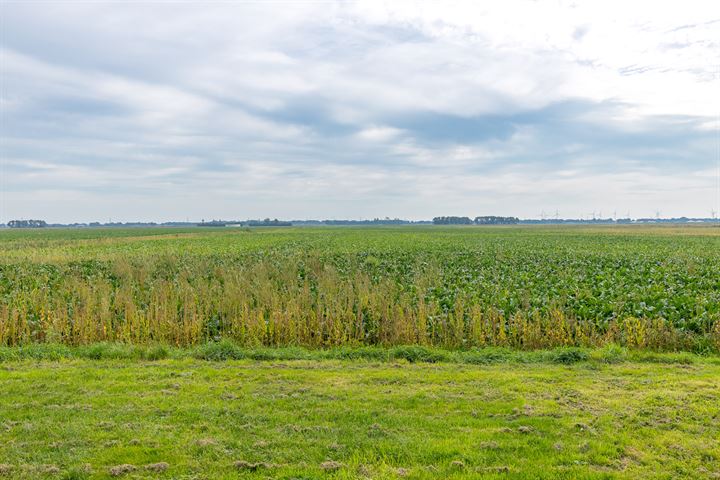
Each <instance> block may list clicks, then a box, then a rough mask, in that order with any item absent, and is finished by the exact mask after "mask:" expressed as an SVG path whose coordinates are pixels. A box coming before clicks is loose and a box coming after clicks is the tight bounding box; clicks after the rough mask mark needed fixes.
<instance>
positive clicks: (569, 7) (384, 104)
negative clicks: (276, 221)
mask: <svg viewBox="0 0 720 480" xmlns="http://www.w3.org/2000/svg"><path fill="white" fill-rule="evenodd" d="M0 80H1V82H0V107H1V118H0V122H1V123H0V157H1V158H0V160H1V161H0V188H1V192H0V222H6V221H8V220H10V219H19V218H39V219H45V220H47V221H49V222H75V221H79V222H82V221H103V222H104V221H109V220H112V221H185V220H186V219H189V220H191V221H197V220H200V219H203V218H204V219H214V218H218V219H219V218H222V219H247V218H265V217H270V218H281V219H332V218H335V219H346V218H352V219H362V218H364V219H367V218H375V217H386V216H388V217H393V218H394V217H399V218H407V219H415V220H418V219H430V218H432V217H434V216H440V215H467V216H471V217H474V216H477V215H512V216H518V217H521V218H539V217H541V216H543V215H546V216H549V217H554V216H555V215H558V216H560V217H565V218H589V217H590V216H592V215H593V214H594V215H596V216H600V215H602V216H604V217H609V216H613V215H616V216H617V217H624V216H627V215H629V216H631V217H633V218H637V217H654V216H656V215H660V216H662V217H671V216H682V215H686V216H699V217H710V216H711V215H712V211H713V210H716V211H717V210H720V183H719V182H720V180H719V179H720V2H717V1H713V0H708V1H693V0H684V1H682V2H657V1H651V2H643V1H632V2H629V1H626V0H625V1H621V2H615V1H603V2H598V1H587V2H581V1H576V2H562V1H561V2H558V1H502V2H477V1H469V2H452V1H445V2H402V1H398V0H394V1H392V2H387V3H384V2H326V1H313V2H299V1H296V2H287V1H285V2H277V1H266V2H257V3H255V2H227V1H223V2H219V1H215V2H212V1H210V2H200V1H197V2H187V1H186V2H175V3H173V2H160V1H156V2H139V1H133V2H111V3H105V2H99V1H98V2H95V1H76V2H66V1H47V2H38V1H22V2H20V1H7V0H3V1H2V3H1V4H0Z"/></svg>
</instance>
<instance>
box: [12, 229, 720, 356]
mask: <svg viewBox="0 0 720 480" xmlns="http://www.w3.org/2000/svg"><path fill="white" fill-rule="evenodd" d="M221 337H230V338H233V339H235V340H236V341H238V342H240V343H242V344H248V345H256V344H262V345H304V346H313V347H324V346H333V345H347V344H352V345H362V344H387V345H398V344H428V345H441V346H447V347H474V346H484V345H505V346H512V347H516V348H545V347H554V346H561V345H602V344H606V343H619V344H623V345H627V346H632V347H640V348H653V349H660V350H674V349H693V350H703V351H710V350H717V349H718V347H720V230H718V229H716V228H713V227H683V228H679V227H678V228H668V227H634V226H628V227H625V228H612V227H593V228H582V227H555V228H552V227H489V228H488V227H455V228H453V227H395V228H382V227H378V228H292V229H253V230H240V229H237V230H233V229H217V230H203V231H198V230H197V229H185V230H180V229H133V230H129V229H128V230H121V229H114V230H89V229H88V230H45V231H32V232H22V231H13V232H2V233H0V345H16V344H22V343H28V342H47V341H53V342H63V343H67V344H82V343H91V342H96V341H123V342H136V343H151V342H162V343H170V344H176V345H189V344H195V343H199V342H204V341H208V340H213V339H218V338H221Z"/></svg>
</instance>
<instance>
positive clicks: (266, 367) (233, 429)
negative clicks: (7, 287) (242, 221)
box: [0, 358, 720, 479]
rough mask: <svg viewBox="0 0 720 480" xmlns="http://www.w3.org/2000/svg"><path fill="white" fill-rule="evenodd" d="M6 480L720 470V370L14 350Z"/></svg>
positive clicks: (7, 375) (2, 417) (3, 423)
mask: <svg viewBox="0 0 720 480" xmlns="http://www.w3.org/2000/svg"><path fill="white" fill-rule="evenodd" d="M0 393H1V394H0V477H2V476H5V477H8V478H67V479H71V478H72V479H82V478H113V474H114V475H115V476H116V477H117V478H177V479H216V478H233V479H235V478H285V479H291V478H297V479H300V478H306V479H307V478H401V477H404V478H428V479H429V478H503V479H510V478H528V479H529V478H533V479H536V478H568V479H570V478H572V479H575V478H628V479H631V478H667V479H671V478H717V476H719V475H720V365H718V364H717V363H713V362H709V361H708V362H694V363H691V364H669V363H644V362H640V363H634V362H627V363H622V364H616V365H604V364H601V363H594V362H581V363H576V364H573V365H569V366H564V365H552V364H543V363H536V364H520V363H508V364H500V365H484V366H480V365H477V366H476V365H465V364H408V363H403V362H395V363H380V362H378V363H373V362H368V361H336V360H322V361H316V360H294V361H285V362H279V361H266V362H262V361H260V362H258V361H252V360H240V361H227V362H207V361H202V360H197V359H189V358H185V359H170V360H161V361H156V362H149V361H141V360H115V361H112V360H97V361H94V360H77V359H75V360H63V361H58V362H52V361H40V362H35V361H28V360H24V361H9V362H5V363H0Z"/></svg>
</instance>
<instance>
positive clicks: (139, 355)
mask: <svg viewBox="0 0 720 480" xmlns="http://www.w3.org/2000/svg"><path fill="white" fill-rule="evenodd" d="M185 358H192V359H198V360H209V361H224V360H243V359H247V360H268V361H271V360H276V361H277V360H353V361H361V360H364V361H373V362H397V361H406V362H409V363H462V364H475V365H488V364H497V363H556V364H573V363H578V362H590V363H623V362H655V363H681V364H692V363H698V362H701V363H718V364H720V356H717V355H714V354H712V355H698V354H694V353H690V352H674V353H668V352H653V351H648V350H633V349H627V348H623V347H620V346H617V345H609V346H606V347H603V348H594V349H590V348H577V347H566V348H555V349H551V350H531V351H522V350H513V349H509V348H497V347H488V348H473V349H467V350H447V349H442V348H436V347H425V346H417V345H407V346H396V347H388V348H384V347H335V348H328V349H307V348H302V347H284V348H270V347H258V348H248V347H242V346H240V345H237V344H236V343H234V342H232V341H230V340H221V341H219V342H210V343H206V344H203V345H199V346H197V347H194V348H173V347H168V346H165V345H131V344H122V343H95V344H91V345H84V346H76V347H70V346H67V345H62V344H53V343H40V344H28V345H25V346H20V347H0V362H9V361H18V360H50V361H59V360H72V359H84V360H163V359H185Z"/></svg>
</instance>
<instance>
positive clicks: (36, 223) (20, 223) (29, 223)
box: [8, 220, 47, 228]
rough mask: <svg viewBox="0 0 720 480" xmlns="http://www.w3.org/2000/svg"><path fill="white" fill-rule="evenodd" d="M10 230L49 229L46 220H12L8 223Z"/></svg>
mask: <svg viewBox="0 0 720 480" xmlns="http://www.w3.org/2000/svg"><path fill="white" fill-rule="evenodd" d="M8 227H10V228H43V227H47V222H45V220H10V221H9V222H8Z"/></svg>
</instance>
